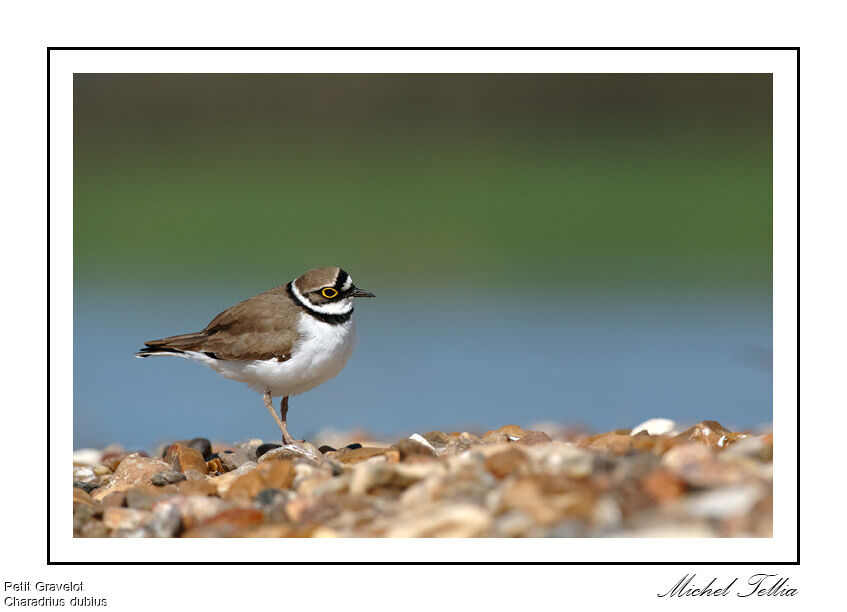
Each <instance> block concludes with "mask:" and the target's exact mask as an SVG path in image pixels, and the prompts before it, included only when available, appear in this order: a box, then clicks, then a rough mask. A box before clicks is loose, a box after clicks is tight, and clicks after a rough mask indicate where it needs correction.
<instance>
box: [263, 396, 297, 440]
mask: <svg viewBox="0 0 847 612" xmlns="http://www.w3.org/2000/svg"><path fill="white" fill-rule="evenodd" d="M264 400H265V408H267V409H268V412H270V413H271V416H272V417H273V418H274V421H276V424H277V426H278V427H279V430H280V431H281V432H282V443H283V444H291V443H292V442H294V439H293V438H292V437H291V436H289V435H288V427H287V426H286V424H285V417H286V415H287V414H288V397H284V398H282V406H280V413H281V414H282V418H281V419H280V418H279V416H277V414H276V410H274V404H273V400H272V398H271V392H270V391H265V396H264Z"/></svg>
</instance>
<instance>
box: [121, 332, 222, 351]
mask: <svg viewBox="0 0 847 612" xmlns="http://www.w3.org/2000/svg"><path fill="white" fill-rule="evenodd" d="M205 339H206V335H205V334H204V333H202V332H200V333H194V334H182V335H180V336H171V337H169V338H162V339H161V340H150V341H149V342H145V343H144V344H145V345H146V346H144V347H142V348H140V349H139V350H138V352H136V353H135V356H136V357H152V356H153V355H184V354H185V351H191V350H195V349H197V348H198V347H199V345H200V344H202V342H203V340H205Z"/></svg>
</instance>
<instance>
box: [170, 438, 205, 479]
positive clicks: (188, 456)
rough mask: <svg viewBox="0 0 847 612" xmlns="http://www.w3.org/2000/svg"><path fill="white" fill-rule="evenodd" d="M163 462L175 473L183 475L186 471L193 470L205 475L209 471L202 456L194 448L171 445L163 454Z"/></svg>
mask: <svg viewBox="0 0 847 612" xmlns="http://www.w3.org/2000/svg"><path fill="white" fill-rule="evenodd" d="M164 461H165V463H169V464H170V465H171V467H172V468H173V469H174V470H175V471H177V472H182V473H183V474H185V473H186V472H187V471H188V470H195V471H197V472H199V473H200V474H203V475H205V474H206V472H207V470H208V469H209V467H208V466H207V465H206V460H205V459H204V458H203V454H202V453H201V452H200V451H199V450H197V449H196V448H191V447H190V446H185V445H184V444H171V445H170V447H168V450H167V451H166V452H165V457H164Z"/></svg>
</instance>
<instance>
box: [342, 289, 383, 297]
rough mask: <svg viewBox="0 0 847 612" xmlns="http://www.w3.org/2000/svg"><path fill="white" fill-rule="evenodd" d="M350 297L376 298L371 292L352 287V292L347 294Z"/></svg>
mask: <svg viewBox="0 0 847 612" xmlns="http://www.w3.org/2000/svg"><path fill="white" fill-rule="evenodd" d="M347 296H348V297H376V296H375V295H374V294H373V293H371V292H370V291H365V290H364V289H359V288H358V287H351V288H350V291H349V292H348V293H347Z"/></svg>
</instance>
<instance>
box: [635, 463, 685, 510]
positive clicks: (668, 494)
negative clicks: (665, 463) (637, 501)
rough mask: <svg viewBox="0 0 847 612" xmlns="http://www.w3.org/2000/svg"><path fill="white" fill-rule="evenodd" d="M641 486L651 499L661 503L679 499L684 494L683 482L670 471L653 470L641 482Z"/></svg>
mask: <svg viewBox="0 0 847 612" xmlns="http://www.w3.org/2000/svg"><path fill="white" fill-rule="evenodd" d="M641 486H642V487H643V489H644V491H646V492H647V493H648V494H649V495H650V496H651V497H652V498H653V499H655V500H656V501H658V502H660V503H662V502H668V501H672V500H674V499H677V498H679V497H680V496H681V495H682V494H683V493H685V490H686V488H687V487H686V485H685V482H684V481H683V480H682V479H681V478H680V477H679V476H677V475H676V474H674V473H673V472H671V471H670V470H667V469H663V468H659V469H655V470H653V471H652V472H650V473H649V474H647V476H645V477H644V478H643V479H642V480H641Z"/></svg>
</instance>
